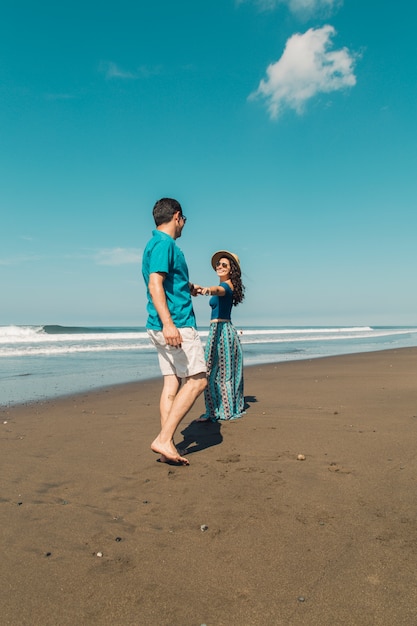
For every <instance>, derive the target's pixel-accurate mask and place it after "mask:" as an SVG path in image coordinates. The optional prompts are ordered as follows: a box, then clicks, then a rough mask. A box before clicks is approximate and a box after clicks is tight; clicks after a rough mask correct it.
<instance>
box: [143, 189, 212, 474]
mask: <svg viewBox="0 0 417 626" xmlns="http://www.w3.org/2000/svg"><path fill="white" fill-rule="evenodd" d="M153 217H154V220H155V225H156V230H154V231H153V232H152V239H151V240H150V241H149V242H148V244H147V246H146V248H145V251H144V253H143V260H142V274H143V278H144V280H145V284H146V286H147V295H148V307H147V310H148V321H147V323H146V328H147V329H148V334H149V337H150V340H151V342H152V343H153V344H154V346H155V347H156V349H157V351H158V357H159V365H160V368H161V372H162V375H163V377H164V385H163V389H162V393H161V399H160V411H161V431H160V433H159V435H158V436H157V438H156V439H155V440H154V441H153V442H152V444H151V449H152V450H153V451H154V452H156V453H158V454H160V455H161V460H162V461H165V460H168V461H171V462H176V463H178V464H182V465H189V463H188V460H187V459H186V458H184V457H182V456H181V455H180V454H179V452H178V451H177V449H176V447H175V445H174V434H175V431H176V429H177V427H178V425H179V423H180V422H181V420H182V419H183V418H184V417H185V415H186V414H187V413H188V411H189V410H190V409H191V407H192V406H193V404H194V402H195V400H196V399H197V398H198V396H199V395H200V394H201V392H202V391H204V389H205V388H206V386H207V379H206V364H205V360H204V350H203V346H202V344H201V340H200V337H199V335H198V333H197V330H196V322H195V316H194V310H193V305H192V302H191V295H197V290H196V289H195V288H194V285H192V284H191V283H190V282H189V278H188V267H187V264H186V262H185V258H184V254H183V252H182V251H181V250H180V248H178V246H177V245H176V243H175V240H176V239H178V238H179V237H181V233H182V229H183V228H184V226H185V222H186V219H187V218H186V217H185V216H184V215H183V213H182V209H181V205H180V204H179V202H177V201H176V200H173V199H172V198H162V199H161V200H158V202H157V203H156V204H155V206H154V208H153Z"/></svg>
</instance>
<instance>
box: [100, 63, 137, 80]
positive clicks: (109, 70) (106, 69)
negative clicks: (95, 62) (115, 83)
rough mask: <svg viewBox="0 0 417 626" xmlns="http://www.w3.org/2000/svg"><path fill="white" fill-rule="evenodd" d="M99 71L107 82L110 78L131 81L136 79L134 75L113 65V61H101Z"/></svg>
mask: <svg viewBox="0 0 417 626" xmlns="http://www.w3.org/2000/svg"><path fill="white" fill-rule="evenodd" d="M100 71H101V72H103V74H105V76H106V78H107V79H109V80H111V79H112V78H120V79H124V80H126V79H130V80H133V79H135V78H136V76H135V74H133V73H132V72H129V71H127V70H123V69H122V68H121V67H119V66H118V65H117V64H116V63H113V61H102V62H101V63H100Z"/></svg>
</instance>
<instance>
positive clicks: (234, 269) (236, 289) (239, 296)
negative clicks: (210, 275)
mask: <svg viewBox="0 0 417 626" xmlns="http://www.w3.org/2000/svg"><path fill="white" fill-rule="evenodd" d="M227 258H228V259H229V261H230V280H231V281H232V285H233V298H232V303H233V306H237V305H238V304H240V303H241V302H242V301H243V299H244V298H245V285H244V284H243V283H242V277H241V274H240V268H239V266H238V265H237V263H236V261H235V260H234V258H233V257H230V256H228V257H227Z"/></svg>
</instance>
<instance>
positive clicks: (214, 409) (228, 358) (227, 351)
mask: <svg viewBox="0 0 417 626" xmlns="http://www.w3.org/2000/svg"><path fill="white" fill-rule="evenodd" d="M205 357H206V362H207V382H208V385H207V388H206V390H205V392H204V400H205V403H206V412H205V415H203V416H202V419H210V420H211V421H213V422H216V421H217V420H234V419H237V418H238V417H241V416H242V415H243V414H244V413H245V411H244V406H245V400H244V396H243V352H242V346H241V345H240V340H239V336H238V334H237V332H236V329H235V327H234V326H233V324H232V323H231V322H212V323H211V324H210V330H209V334H208V338H207V344H206V350H205Z"/></svg>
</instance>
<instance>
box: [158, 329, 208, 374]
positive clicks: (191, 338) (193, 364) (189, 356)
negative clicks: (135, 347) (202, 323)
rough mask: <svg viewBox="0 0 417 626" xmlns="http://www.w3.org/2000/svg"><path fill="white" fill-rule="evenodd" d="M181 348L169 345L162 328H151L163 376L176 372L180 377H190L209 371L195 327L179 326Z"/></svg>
mask: <svg viewBox="0 0 417 626" xmlns="http://www.w3.org/2000/svg"><path fill="white" fill-rule="evenodd" d="M178 330H179V331H180V333H181V337H182V343H181V348H175V347H174V346H168V345H167V344H166V342H165V337H164V335H163V333H162V330H151V329H149V328H148V335H149V338H150V340H151V342H152V343H153V345H154V346H155V348H156V349H157V351H158V358H159V367H160V368H161V372H162V375H163V376H170V375H172V374H174V375H175V376H178V378H188V377H189V376H195V375H196V374H202V373H205V372H206V371H207V366H206V361H205V358H204V349H203V344H202V343H201V339H200V336H199V334H198V332H197V331H196V329H195V328H189V327H187V328H179V329H178Z"/></svg>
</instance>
